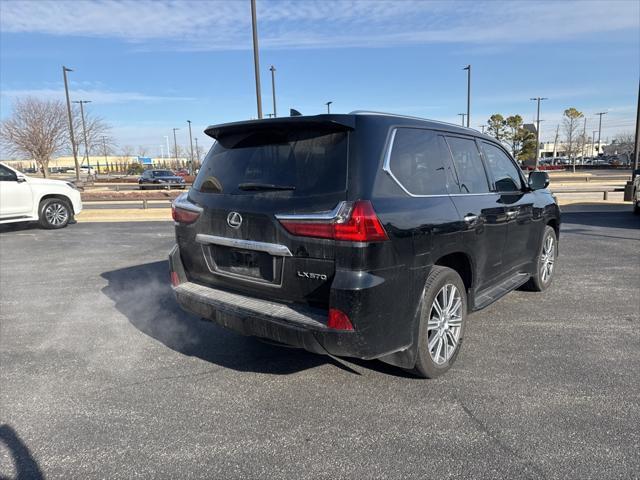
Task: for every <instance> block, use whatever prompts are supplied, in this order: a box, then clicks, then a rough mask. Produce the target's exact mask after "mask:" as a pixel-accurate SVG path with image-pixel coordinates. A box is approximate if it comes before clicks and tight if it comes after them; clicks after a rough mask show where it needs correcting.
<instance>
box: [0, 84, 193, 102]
mask: <svg viewBox="0 0 640 480" xmlns="http://www.w3.org/2000/svg"><path fill="white" fill-rule="evenodd" d="M71 94H72V97H73V98H75V99H86V100H91V102H92V103H97V104H115V103H128V102H166V101H190V100H194V99H193V98H191V97H167V96H158V95H146V94H144V93H138V92H113V91H108V90H87V89H73V90H72V92H71ZM0 95H2V96H3V97H7V98H9V99H13V98H22V97H36V98H42V99H47V100H63V99H64V89H63V88H62V87H61V88H57V89H56V88H40V89H16V90H5V89H2V90H0Z"/></svg>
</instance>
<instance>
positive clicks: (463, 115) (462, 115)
mask: <svg viewBox="0 0 640 480" xmlns="http://www.w3.org/2000/svg"><path fill="white" fill-rule="evenodd" d="M458 116H459V117H462V126H463V127H464V117H466V116H467V114H466V113H459V114H458Z"/></svg>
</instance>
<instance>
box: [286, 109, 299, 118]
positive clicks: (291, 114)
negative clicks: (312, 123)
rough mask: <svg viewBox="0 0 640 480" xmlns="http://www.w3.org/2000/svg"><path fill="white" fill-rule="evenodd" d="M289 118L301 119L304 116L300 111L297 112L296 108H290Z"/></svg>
mask: <svg viewBox="0 0 640 480" xmlns="http://www.w3.org/2000/svg"><path fill="white" fill-rule="evenodd" d="M289 116H290V117H301V116H302V114H301V113H300V112H299V111H298V110H296V109H295V108H290V109H289Z"/></svg>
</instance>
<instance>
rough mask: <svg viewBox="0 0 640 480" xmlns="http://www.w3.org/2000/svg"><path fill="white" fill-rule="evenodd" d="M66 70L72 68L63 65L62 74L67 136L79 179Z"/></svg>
mask: <svg viewBox="0 0 640 480" xmlns="http://www.w3.org/2000/svg"><path fill="white" fill-rule="evenodd" d="M67 72H73V70H71V69H70V68H67V67H65V66H64V65H63V66H62V76H63V77H64V93H65V95H66V97H67V115H68V116H69V138H71V151H72V152H73V162H74V163H75V165H76V180H80V165H79V164H78V152H77V151H76V141H75V139H74V138H73V117H72V116H71V102H70V101H69V84H68V83H67Z"/></svg>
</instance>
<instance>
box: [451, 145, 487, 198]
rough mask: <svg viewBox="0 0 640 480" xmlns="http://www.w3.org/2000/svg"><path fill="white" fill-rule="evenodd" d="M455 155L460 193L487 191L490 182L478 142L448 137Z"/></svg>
mask: <svg viewBox="0 0 640 480" xmlns="http://www.w3.org/2000/svg"><path fill="white" fill-rule="evenodd" d="M447 143H448V144H449V147H450V148H451V154H452V155H453V164H454V166H455V169H456V174H457V179H458V186H459V191H460V193H487V192H488V191H489V182H488V181H487V175H486V173H485V171H484V166H483V164H482V159H481V158H480V153H479V152H478V148H477V147H476V142H475V141H473V140H470V139H466V138H459V137H447Z"/></svg>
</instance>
